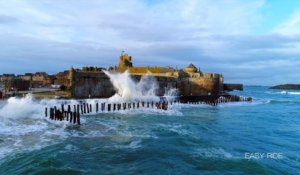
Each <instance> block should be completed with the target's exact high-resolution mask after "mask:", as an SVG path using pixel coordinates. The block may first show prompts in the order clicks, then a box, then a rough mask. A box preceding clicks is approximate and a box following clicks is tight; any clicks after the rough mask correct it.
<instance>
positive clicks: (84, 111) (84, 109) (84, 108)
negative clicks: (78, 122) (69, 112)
mask: <svg viewBox="0 0 300 175" xmlns="http://www.w3.org/2000/svg"><path fill="white" fill-rule="evenodd" d="M83 113H85V114H86V105H85V103H83Z"/></svg>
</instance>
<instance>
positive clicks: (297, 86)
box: [270, 84, 300, 90]
mask: <svg viewBox="0 0 300 175" xmlns="http://www.w3.org/2000/svg"><path fill="white" fill-rule="evenodd" d="M270 89H284V90H300V84H281V85H276V86H272V87H270Z"/></svg>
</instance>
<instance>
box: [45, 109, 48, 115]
mask: <svg viewBox="0 0 300 175" xmlns="http://www.w3.org/2000/svg"><path fill="white" fill-rule="evenodd" d="M47 111H48V109H47V107H46V108H45V117H47V115H48V112H47Z"/></svg>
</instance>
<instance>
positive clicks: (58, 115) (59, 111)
mask: <svg viewBox="0 0 300 175" xmlns="http://www.w3.org/2000/svg"><path fill="white" fill-rule="evenodd" d="M173 103H174V102H173ZM170 104H172V102H170ZM168 105H169V104H168V102H165V101H163V102H154V101H152V102H149V101H148V102H144V101H142V102H128V103H100V104H99V103H98V102H97V103H96V104H95V113H99V112H111V111H120V110H126V109H139V108H154V109H159V110H167V109H168ZM92 112H93V109H92V104H89V103H86V102H82V101H81V102H80V104H76V105H73V110H72V106H71V105H70V104H69V105H67V110H65V105H64V104H61V108H57V107H56V106H54V107H52V108H49V111H48V108H47V107H46V108H45V117H48V115H49V118H50V119H51V120H57V121H65V120H66V121H70V123H74V124H76V123H77V124H78V125H80V116H81V115H84V114H89V113H92Z"/></svg>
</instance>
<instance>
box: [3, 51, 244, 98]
mask: <svg viewBox="0 0 300 175" xmlns="http://www.w3.org/2000/svg"><path fill="white" fill-rule="evenodd" d="M132 60H133V59H132V57H131V56H129V55H128V54H125V53H122V54H121V55H120V58H119V63H118V65H116V66H114V67H110V68H109V69H105V68H102V67H83V68H81V69H74V68H73V67H71V68H70V69H69V70H65V71H63V72H59V73H57V74H56V75H48V74H47V73H45V72H36V73H26V74H24V75H18V76H15V75H14V74H3V75H2V76H1V77H0V78H1V79H0V80H1V82H2V83H3V85H4V87H5V91H4V92H9V91H11V90H19V91H20V90H27V89H30V88H41V87H50V88H51V87H54V86H55V87H58V86H61V87H64V88H63V89H64V90H63V91H65V94H68V95H67V96H65V97H71V98H108V97H111V96H113V95H114V94H115V93H116V91H115V88H114V87H113V85H112V83H111V81H110V79H109V77H108V76H107V75H106V74H105V73H104V70H107V71H110V72H116V73H123V72H125V71H128V73H129V74H130V75H131V77H132V78H133V79H134V80H136V81H139V80H140V79H141V77H142V76H143V75H146V74H151V75H152V76H153V77H154V78H155V79H156V80H157V83H158V86H159V88H158V91H157V92H156V95H159V96H162V95H165V94H168V92H170V91H171V90H174V89H176V91H177V92H178V95H179V96H185V97H190V96H213V97H215V96H218V95H221V94H223V93H224V91H225V90H234V89H237V90H242V89H243V86H242V85H241V84H224V78H223V75H222V74H217V73H205V72H202V71H201V70H200V69H198V68H197V67H196V66H195V65H194V64H189V65H188V66H187V67H184V68H182V69H177V68H173V67H169V66H166V67H159V66H154V67H149V66H144V67H136V66H134V65H133V62H132ZM61 90H62V88H61Z"/></svg>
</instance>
